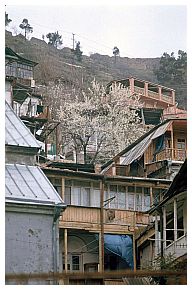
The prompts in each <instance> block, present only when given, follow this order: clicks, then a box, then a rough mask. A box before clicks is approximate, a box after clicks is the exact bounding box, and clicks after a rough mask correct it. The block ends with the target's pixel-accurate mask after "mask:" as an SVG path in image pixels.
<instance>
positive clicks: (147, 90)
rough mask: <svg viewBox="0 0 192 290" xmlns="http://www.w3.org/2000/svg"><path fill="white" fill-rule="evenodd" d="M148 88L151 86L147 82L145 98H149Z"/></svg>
mask: <svg viewBox="0 0 192 290" xmlns="http://www.w3.org/2000/svg"><path fill="white" fill-rule="evenodd" d="M148 87H149V84H148V82H145V88H144V89H145V96H146V97H148Z"/></svg>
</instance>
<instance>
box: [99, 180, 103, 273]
mask: <svg viewBox="0 0 192 290" xmlns="http://www.w3.org/2000/svg"><path fill="white" fill-rule="evenodd" d="M103 198H104V181H103V180H102V181H100V233H99V272H103V271H104V215H103V214H104V212H103V211H104V208H103Z"/></svg>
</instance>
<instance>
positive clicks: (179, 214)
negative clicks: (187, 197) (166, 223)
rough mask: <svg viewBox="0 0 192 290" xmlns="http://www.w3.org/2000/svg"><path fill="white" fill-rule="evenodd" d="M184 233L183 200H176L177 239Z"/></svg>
mask: <svg viewBox="0 0 192 290" xmlns="http://www.w3.org/2000/svg"><path fill="white" fill-rule="evenodd" d="M183 235H184V217H183V202H182V201H177V239H179V238H180V237H182V236H183Z"/></svg>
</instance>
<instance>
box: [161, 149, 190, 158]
mask: <svg viewBox="0 0 192 290" xmlns="http://www.w3.org/2000/svg"><path fill="white" fill-rule="evenodd" d="M186 157H187V152H186V150H183V149H175V148H173V149H171V148H166V149H163V150H162V151H160V152H159V153H157V154H156V161H161V160H177V161H185V159H186Z"/></svg>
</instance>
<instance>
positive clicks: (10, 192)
mask: <svg viewBox="0 0 192 290" xmlns="http://www.w3.org/2000/svg"><path fill="white" fill-rule="evenodd" d="M5 188H6V189H5V198H6V201H7V202H9V201H15V202H20V201H21V202H26V203H43V204H57V203H63V201H62V199H61V197H60V196H59V194H58V193H57V191H56V190H55V189H54V187H53V186H52V184H51V183H50V181H49V180H48V178H47V177H46V176H45V174H44V173H43V171H42V170H41V169H40V168H39V167H37V166H29V165H20V164H6V165H5Z"/></svg>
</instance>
